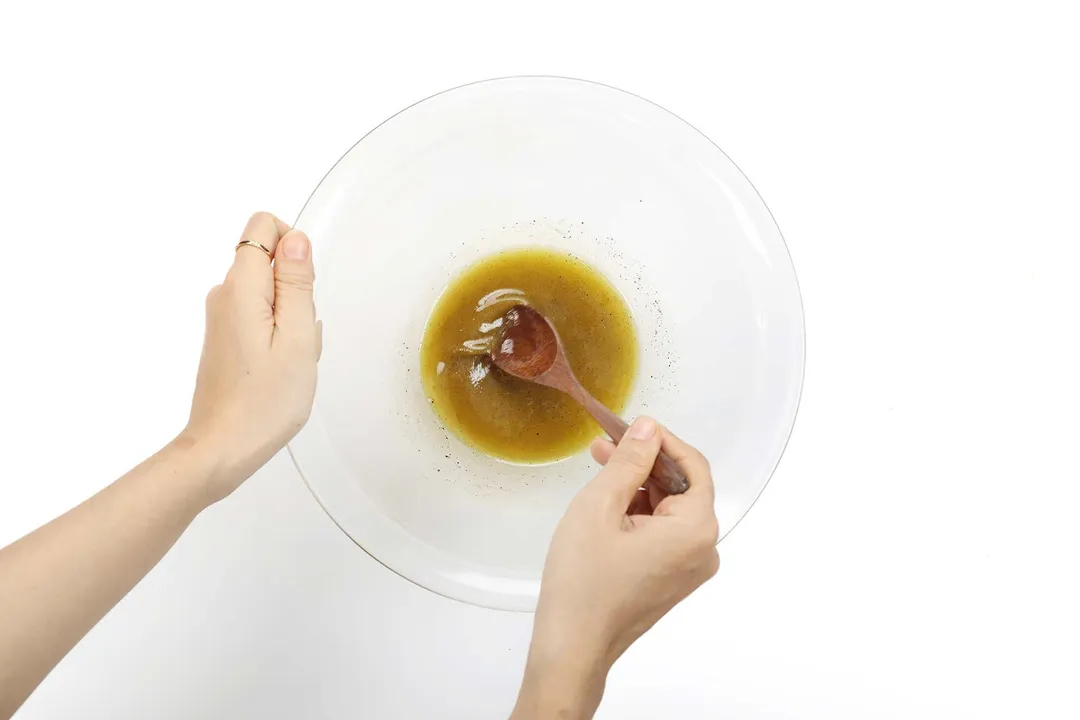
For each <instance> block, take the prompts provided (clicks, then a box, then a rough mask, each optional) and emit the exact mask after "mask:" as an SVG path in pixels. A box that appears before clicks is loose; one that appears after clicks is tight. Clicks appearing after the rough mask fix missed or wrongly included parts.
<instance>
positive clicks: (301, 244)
mask: <svg viewBox="0 0 1080 720" xmlns="http://www.w3.org/2000/svg"><path fill="white" fill-rule="evenodd" d="M314 283H315V266H314V265H313V264H312V262H311V241H310V240H308V237H307V235H305V234H304V233H303V232H301V231H299V230H290V231H289V232H288V233H286V234H285V236H284V237H282V238H281V242H279V243H278V247H277V252H275V253H274V325H275V327H276V328H277V331H276V333H275V336H277V335H278V334H280V335H281V336H284V337H285V338H287V339H288V340H290V341H291V342H293V343H296V344H297V345H300V346H302V347H309V348H311V350H312V352H315V344H316V336H317V335H316V329H315V301H314V299H313V297H312V289H313V286H314Z"/></svg>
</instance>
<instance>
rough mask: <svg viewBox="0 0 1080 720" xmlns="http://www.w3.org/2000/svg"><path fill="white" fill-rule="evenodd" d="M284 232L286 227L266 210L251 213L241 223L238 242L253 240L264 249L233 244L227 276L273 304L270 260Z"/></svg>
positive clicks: (272, 280) (286, 230) (287, 228)
mask: <svg viewBox="0 0 1080 720" xmlns="http://www.w3.org/2000/svg"><path fill="white" fill-rule="evenodd" d="M287 232H289V226H288V225H287V224H286V223H285V222H283V221H281V220H279V219H278V218H277V217H275V216H273V215H271V214H270V213H268V212H257V213H255V214H254V215H252V216H251V219H249V220H248V221H247V225H245V226H244V232H243V233H242V234H241V236H240V241H241V243H243V242H245V241H246V242H252V243H256V244H258V245H260V246H262V247H264V248H266V252H263V251H262V250H260V249H259V248H258V247H255V246H253V245H243V244H241V245H239V246H237V247H236V250H235V253H234V257H233V265H232V268H230V269H229V274H228V279H229V280H230V281H231V282H232V283H233V284H236V285H239V286H240V287H242V288H244V289H245V290H252V291H255V292H258V293H259V294H261V295H263V296H265V298H266V301H267V302H268V303H270V304H273V302H274V273H273V272H272V271H271V270H270V261H271V260H272V258H273V256H274V251H275V250H276V249H277V244H278V240H280V239H281V236H282V235H284V234H285V233H287Z"/></svg>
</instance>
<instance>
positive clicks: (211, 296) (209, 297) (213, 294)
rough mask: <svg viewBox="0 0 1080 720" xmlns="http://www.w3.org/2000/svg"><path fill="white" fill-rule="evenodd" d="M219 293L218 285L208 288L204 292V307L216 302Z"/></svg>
mask: <svg viewBox="0 0 1080 720" xmlns="http://www.w3.org/2000/svg"><path fill="white" fill-rule="evenodd" d="M219 295H221V286H220V285H215V286H214V287H212V288H210V291H209V292H207V293H206V307H208V308H209V307H212V306H213V305H214V304H215V303H216V302H217V299H218V296H219Z"/></svg>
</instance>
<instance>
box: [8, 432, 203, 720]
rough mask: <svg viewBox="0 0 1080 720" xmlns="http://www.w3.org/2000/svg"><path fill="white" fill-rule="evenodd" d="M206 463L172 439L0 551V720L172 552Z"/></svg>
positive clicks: (197, 504) (199, 500) (191, 514)
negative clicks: (109, 481) (137, 464)
mask: <svg viewBox="0 0 1080 720" xmlns="http://www.w3.org/2000/svg"><path fill="white" fill-rule="evenodd" d="M213 471H214V470H213V467H212V466H211V464H210V462H209V456H206V455H203V454H202V453H200V452H199V450H198V449H197V448H195V447H194V446H193V445H191V444H190V443H187V442H186V441H184V440H177V441H174V442H173V443H171V444H170V445H168V446H167V447H165V448H164V449H163V450H162V451H161V452H159V453H157V454H156V455H154V456H153V457H151V458H150V459H149V460H147V461H146V462H144V463H142V464H141V465H139V466H138V467H137V468H135V469H134V470H132V471H131V472H129V473H128V474H127V475H125V476H124V477H122V478H120V479H119V480H117V481H116V482H114V483H113V484H112V485H110V486H109V487H107V488H105V489H104V490H102V491H101V492H100V493H98V494H97V495H95V496H94V497H92V498H90V499H89V500H87V501H86V502H84V503H82V504H81V505H79V506H78V507H76V508H74V509H72V510H71V511H69V512H67V513H66V514H64V515H62V516H60V517H59V518H57V519H55V520H53V521H52V522H50V523H49V524H48V525H45V526H43V527H41V528H39V529H38V530H36V531H34V532H32V533H31V534H29V535H27V536H26V537H24V538H22V539H21V540H19V541H18V542H16V543H15V544H13V545H11V546H9V547H7V548H4V549H3V550H0V717H8V716H10V715H12V714H13V713H14V712H15V710H16V709H18V707H19V706H20V705H21V704H22V702H23V701H24V700H25V699H26V697H27V696H29V694H30V693H31V692H32V691H33V690H34V688H35V687H37V685H38V683H40V682H41V680H42V679H43V678H44V677H45V676H46V675H47V674H48V673H49V671H50V670H52V668H53V667H54V666H55V665H56V663H58V662H59V661H60V660H61V658H63V657H64V655H66V654H67V652H68V651H69V650H70V649H71V648H72V647H73V646H74V645H75V644H76V643H77V642H78V641H79V640H80V639H81V638H82V637H83V635H85V634H86V633H87V631H89V630H90V628H92V627H93V626H94V625H95V624H96V623H97V622H98V620H100V619H101V618H102V617H103V616H104V615H105V613H107V612H108V611H109V610H110V609H111V608H112V607H113V606H114V605H115V604H116V603H117V602H119V600H120V599H121V598H122V597H124V595H125V594H127V592H128V591H129V590H130V589H131V588H132V587H134V586H135V584H136V583H137V582H139V580H141V579H142V577H143V576H144V575H145V574H146V573H147V572H149V570H150V569H151V568H153V567H154V565H155V564H157V562H158V560H160V559H161V557H162V556H163V555H164V554H165V552H166V551H167V550H168V549H169V548H170V547H172V545H173V543H175V542H176V540H177V538H179V537H180V534H181V533H182V532H183V531H184V529H185V528H186V527H187V526H188V525H189V524H190V523H191V521H192V520H193V519H194V518H195V516H196V515H197V514H198V513H199V512H200V511H201V510H202V509H203V508H204V507H206V505H207V503H208V499H207V498H208V497H209V494H208V493H207V491H206V487H207V484H208V479H209V478H210V475H211V474H212V473H213Z"/></svg>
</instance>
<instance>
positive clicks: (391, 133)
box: [290, 77, 804, 611]
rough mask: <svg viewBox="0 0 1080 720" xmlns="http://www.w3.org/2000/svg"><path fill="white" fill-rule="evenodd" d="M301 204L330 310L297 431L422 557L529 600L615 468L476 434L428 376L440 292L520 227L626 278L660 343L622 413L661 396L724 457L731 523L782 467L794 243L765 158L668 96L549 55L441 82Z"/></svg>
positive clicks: (355, 515) (356, 514)
mask: <svg viewBox="0 0 1080 720" xmlns="http://www.w3.org/2000/svg"><path fill="white" fill-rule="evenodd" d="M296 225H297V227H299V228H301V229H303V230H305V231H306V232H307V233H308V235H309V236H311V237H312V238H315V246H314V247H315V252H316V253H318V255H319V258H320V266H319V267H320V270H319V284H318V288H317V290H316V294H315V301H316V304H317V305H318V307H319V315H320V317H321V318H322V320H323V323H324V328H329V329H328V330H325V331H324V332H325V334H326V338H327V341H326V342H325V343H324V347H323V355H322V359H321V360H320V362H319V390H318V393H317V395H316V398H315V408H314V411H313V412H312V418H311V421H310V422H309V423H308V425H307V427H306V428H305V429H304V430H303V431H302V432H301V433H300V435H298V436H297V438H296V439H295V440H294V441H293V443H292V444H291V445H290V449H291V451H292V454H293V457H294V458H295V459H296V462H297V466H298V468H299V470H300V472H301V473H302V474H303V476H304V479H305V480H306V481H307V482H308V484H309V485H310V486H311V489H312V491H313V492H314V493H315V495H316V497H318V498H319V502H320V503H321V504H322V505H323V507H325V508H326V510H327V512H329V513H330V515H331V516H332V517H333V518H334V521H335V522H336V523H337V524H338V525H339V526H341V528H342V529H343V530H344V531H345V532H347V533H348V534H349V535H350V536H351V537H352V538H353V539H355V540H356V542H357V543H358V544H359V545H360V546H361V547H363V548H364V549H365V550H367V551H368V552H370V553H371V554H372V555H373V556H374V557H375V558H376V559H377V560H379V561H380V562H381V563H383V564H384V565H386V566H387V567H389V568H390V569H392V570H394V571H395V572H398V573H400V574H402V575H404V576H405V577H407V578H409V579H410V580H412V581H414V582H417V583H419V584H420V585H422V586H424V587H426V588H430V589H431V590H434V591H436V592H438V593H440V594H443V595H446V596H448V597H451V598H455V599H458V600H465V601H467V602H471V603H475V604H478V605H483V606H485V607H490V608H494V609H498V610H527V611H531V610H532V609H533V608H534V607H535V604H536V596H537V593H538V592H539V587H540V575H541V573H542V571H543V566H544V556H545V554H546V553H547V547H548V544H549V543H550V540H551V534H552V532H553V531H554V529H555V525H556V524H557V523H558V521H559V519H560V518H561V517H562V515H563V512H565V510H566V506H567V505H568V504H569V502H570V499H571V498H572V497H573V495H574V493H575V492H576V491H577V490H578V489H579V488H580V487H581V486H582V484H583V483H584V482H585V481H586V479H587V478H588V477H589V476H590V475H591V474H593V473H594V472H595V466H594V465H593V461H592V459H591V458H590V457H589V454H588V452H587V451H583V452H581V453H579V454H578V455H577V456H575V457H573V458H569V459H567V460H566V461H565V462H559V463H549V464H546V465H543V466H532V467H523V466H521V465H510V464H507V463H504V462H500V461H498V460H495V459H494V458H491V457H490V456H487V455H484V454H483V453H479V452H476V451H474V450H472V449H471V448H469V447H467V446H466V445H465V444H464V443H462V442H461V441H460V440H458V439H457V437H456V436H454V435H453V434H452V433H450V432H448V431H447V430H446V428H444V427H443V425H442V423H441V422H440V421H439V419H438V418H437V417H436V414H435V412H434V411H433V410H432V408H431V406H430V401H429V400H428V398H427V396H426V394H425V392H424V388H423V387H422V384H421V380H420V375H421V368H420V362H419V360H420V358H419V346H420V339H421V337H422V335H423V333H424V328H425V326H426V324H427V321H428V318H429V316H430V313H431V308H432V306H433V305H434V304H435V301H436V298H438V296H439V294H440V293H441V292H442V290H443V289H444V288H445V287H446V285H447V283H448V282H450V280H451V279H452V278H453V277H454V276H455V275H457V274H459V273H460V272H461V271H462V270H464V268H466V267H468V266H469V265H471V264H473V263H475V262H476V261H477V260H478V259H479V258H482V257H485V256H488V255H490V254H492V253H494V252H498V251H499V250H504V249H506V248H508V247H514V246H530V245H531V246H536V245H542V246H548V247H555V248H558V249H560V250H563V251H566V252H569V253H573V254H574V255H576V256H577V257H580V258H582V259H583V260H585V261H586V262H588V263H589V264H590V265H592V266H593V267H595V268H597V269H598V270H599V271H600V272H602V273H603V274H604V275H605V276H606V277H607V278H608V279H609V280H610V281H611V282H612V283H613V284H614V285H615V287H616V289H617V290H618V291H619V292H620V293H621V294H622V296H623V297H624V298H625V299H626V301H627V303H628V305H629V307H630V309H631V312H632V313H633V316H634V318H635V322H636V324H637V328H638V333H637V334H638V342H639V344H640V346H641V347H640V356H641V358H642V365H641V368H640V369H639V371H638V379H637V383H636V387H635V388H634V392H633V395H632V396H631V398H630V401H629V404H628V407H627V410H626V413H625V415H626V416H627V417H635V416H637V415H641V414H646V413H648V414H651V415H653V416H656V417H662V418H664V421H665V422H667V423H669V424H670V426H671V427H673V428H677V429H678V432H680V433H681V434H682V436H683V437H684V438H685V439H686V440H687V441H689V442H691V443H693V444H695V445H696V446H697V447H698V448H699V449H701V451H702V452H704V453H705V454H706V456H707V457H709V458H711V459H712V467H713V472H714V473H715V474H716V476H717V478H718V479H719V480H718V482H717V497H716V505H717V518H718V519H719V521H720V534H721V537H723V536H725V535H727V533H728V532H730V531H731V529H732V528H733V527H734V526H735V524H736V523H737V522H738V521H739V519H740V518H741V517H743V515H744V514H745V513H746V511H747V510H748V509H749V508H750V506H751V505H752V504H753V503H754V500H755V499H757V497H758V495H759V494H760V493H761V490H762V488H763V487H764V486H765V483H766V482H767V481H768V479H769V475H770V474H771V473H772V471H773V469H774V468H775V467H776V463H777V460H778V459H779V458H780V454H781V453H782V452H783V449H784V445H785V444H786V443H787V440H788V435H789V432H790V430H791V425H792V421H793V420H794V418H795V410H796V407H797V405H798V401H799V391H800V389H801V386H802V379H803V348H804V336H803V314H802V304H801V301H800V298H799V289H798V285H797V282H796V280H795V273H794V271H793V270H792V267H791V260H790V258H789V256H788V251H787V248H786V247H785V246H784V241H783V238H782V237H781V236H780V231H779V230H778V229H777V227H776V223H775V222H774V221H773V219H772V217H771V216H770V215H769V210H768V208H767V207H766V206H765V204H764V203H763V202H762V201H761V198H759V197H758V195H757V193H756V192H754V188H753V187H752V186H751V185H750V183H749V182H748V181H747V179H746V178H745V176H743V174H742V173H741V172H739V170H738V168H736V167H735V166H734V165H733V164H732V163H731V161H730V160H729V159H728V158H727V157H725V156H724V154H723V153H722V152H720V151H719V150H718V149H717V148H716V146H715V145H713V144H712V143H711V142H710V141H709V140H708V138H706V137H704V136H703V135H701V133H699V132H697V131H696V130H694V129H693V128H692V127H691V126H689V125H687V124H686V123H685V122H683V121H682V120H680V119H679V118H677V117H675V116H674V115H672V114H670V113H669V112H667V111H665V110H663V109H662V108H660V107H658V106H657V105H655V104H653V103H650V102H647V101H646V100H643V99H641V98H639V97H636V96H634V95H631V94H629V93H625V92H622V91H620V90H616V89H614V88H610V87H606V86H603V85H598V84H595V83H588V82H582V81H580V80H568V79H564V78H551V77H517V78H508V79H500V80H492V81H487V82H480V83H472V84H469V85H466V86H463V87H459V88H456V89H454V90H450V91H448V92H444V93H440V94H438V95H436V96H434V97H432V98H430V99H428V100H425V101H423V102H421V103H419V104H417V105H414V106H412V107H410V108H409V109H407V110H405V111H404V112H402V113H400V114H398V115H395V116H394V117H393V118H391V119H390V120H388V121H387V122H385V123H383V124H382V125H380V126H379V127H378V128H377V129H376V130H374V131H373V132H372V133H371V134H370V135H368V136H366V137H365V138H364V139H363V141H361V142H360V143H359V144H358V145H357V146H356V147H354V148H353V149H352V150H350V151H349V153H348V154H347V155H346V156H345V157H344V158H343V159H342V160H341V161H340V162H338V163H337V164H336V165H335V166H334V168H333V170H331V171H330V173H329V174H328V175H327V177H326V178H325V179H324V180H323V181H322V183H321V184H320V185H319V188H318V190H316V191H315V193H314V195H313V196H312V198H311V199H310V200H309V201H308V202H307V204H306V205H305V206H304V209H303V211H302V212H301V213H300V217H299V219H298V220H297V222H296ZM495 289H496V288H487V289H486V290H495ZM476 299H477V300H480V297H477V298H476ZM504 309H505V308H504ZM477 332H479V328H478V329H477ZM380 349H381V350H380ZM718 370H721V371H720V372H718Z"/></svg>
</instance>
